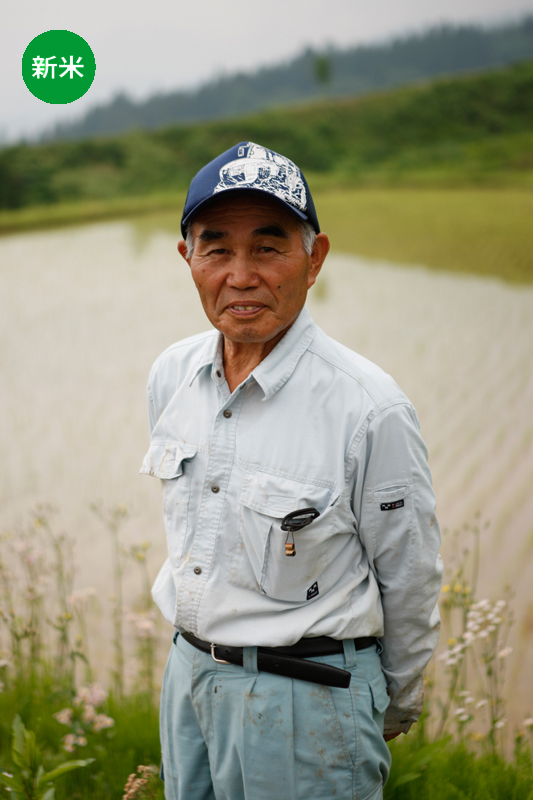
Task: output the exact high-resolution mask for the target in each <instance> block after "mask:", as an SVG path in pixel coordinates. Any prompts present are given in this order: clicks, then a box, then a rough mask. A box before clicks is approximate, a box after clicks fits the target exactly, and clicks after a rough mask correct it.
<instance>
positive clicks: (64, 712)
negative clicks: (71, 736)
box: [54, 708, 72, 725]
mask: <svg viewBox="0 0 533 800" xmlns="http://www.w3.org/2000/svg"><path fill="white" fill-rule="evenodd" d="M54 717H55V719H57V721H58V722H59V723H60V724H61V725H70V724H71V722H72V709H71V708H62V709H61V711H58V712H57V714H54Z"/></svg>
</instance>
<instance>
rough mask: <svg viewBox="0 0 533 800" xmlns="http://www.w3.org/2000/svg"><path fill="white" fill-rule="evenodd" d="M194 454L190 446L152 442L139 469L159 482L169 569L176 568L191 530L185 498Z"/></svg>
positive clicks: (187, 498) (173, 442) (158, 441)
mask: <svg viewBox="0 0 533 800" xmlns="http://www.w3.org/2000/svg"><path fill="white" fill-rule="evenodd" d="M195 455H196V448H195V447H194V446H193V445H189V444H185V443H182V442H176V441H167V440H165V441H162V440H154V441H153V442H152V443H151V444H150V449H149V450H148V452H147V454H146V456H145V458H144V461H143V465H142V467H141V473H142V474H145V475H152V476H153V477H154V478H160V479H161V484H162V488H163V517H164V521H165V528H166V532H167V543H168V554H169V558H170V563H171V564H172V566H173V567H177V566H178V565H179V563H180V561H181V560H182V558H183V555H184V552H185V549H186V547H187V541H188V532H189V531H190V530H191V526H190V524H189V497H190V493H191V486H192V470H193V463H194V462H193V459H194V456H195Z"/></svg>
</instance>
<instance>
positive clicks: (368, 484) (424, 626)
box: [357, 403, 442, 733]
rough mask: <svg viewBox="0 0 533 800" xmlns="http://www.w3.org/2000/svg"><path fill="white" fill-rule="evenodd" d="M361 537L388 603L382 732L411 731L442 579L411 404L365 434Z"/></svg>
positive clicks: (433, 640) (379, 419)
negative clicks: (385, 704)
mask: <svg viewBox="0 0 533 800" xmlns="http://www.w3.org/2000/svg"><path fill="white" fill-rule="evenodd" d="M362 449H363V451H364V452H362V453H361V460H360V464H361V465H362V469H361V470H360V474H361V475H362V477H360V478H359V479H358V483H360V482H361V481H362V485H360V486H359V487H358V492H357V494H358V495H359V497H360V498H361V501H360V517H359V536H360V538H361V541H362V543H363V545H364V547H365V550H366V553H367V556H368V559H369V564H370V568H371V570H372V572H373V574H374V576H375V578H376V580H377V583H378V585H379V589H380V594H381V603H382V607H383V618H384V635H383V637H382V640H381V641H382V645H383V652H382V654H381V662H382V666H383V672H384V673H385V677H386V679H387V683H388V691H389V695H390V698H391V702H390V705H389V708H388V710H387V714H386V716H385V733H396V732H398V731H403V732H404V733H407V731H408V730H409V728H410V727H411V725H412V724H413V722H416V720H417V719H418V717H419V715H420V713H421V711H422V706H423V701H424V690H423V670H424V668H425V666H426V664H427V663H428V661H429V659H430V658H431V656H432V654H433V652H434V651H435V648H436V646H437V642H438V638H439V627H440V616H439V609H438V605H437V599H438V595H439V591H440V586H441V580H442V561H441V558H440V556H439V553H438V550H439V546H440V531H439V526H438V522H437V518H436V516H435V494H434V492H433V488H432V484H431V474H430V471H429V467H428V463H427V449H426V446H425V444H424V442H423V440H422V437H421V435H420V428H419V424H418V419H417V417H416V413H415V411H414V409H413V407H412V406H411V405H410V404H408V403H399V404H397V405H395V406H392V407H390V408H388V409H386V410H384V411H382V412H380V413H378V414H377V416H375V417H374V419H373V420H372V421H371V422H370V424H369V426H368V429H367V435H366V437H364V442H363V448H362Z"/></svg>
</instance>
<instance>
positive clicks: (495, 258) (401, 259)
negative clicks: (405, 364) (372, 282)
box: [0, 186, 533, 283]
mask: <svg viewBox="0 0 533 800" xmlns="http://www.w3.org/2000/svg"><path fill="white" fill-rule="evenodd" d="M314 197H315V203H316V206H317V210H318V215H319V219H320V223H321V226H322V229H323V230H324V231H326V232H327V233H328V234H329V236H330V239H331V242H332V247H333V249H334V250H335V251H337V252H344V253H353V254H354V255H360V256H366V257H368V258H378V259H385V260H388V261H392V262H396V263H404V264H424V265H425V266H426V267H431V268H434V269H445V270H450V271H454V272H466V273H471V274H477V275H493V276H498V277H501V278H504V279H505V280H507V281H511V282H517V283H530V282H532V281H533V225H532V224H531V220H532V219H533V192H526V191H524V190H522V189H516V188H515V189H512V188H507V189H492V188H490V189H489V188H473V187H470V188H465V189H457V188H450V189H432V188H425V189H416V188H410V187H401V186H399V187H395V188H374V189H372V188H364V189H361V188H347V187H344V188H338V189H325V188H323V189H319V190H318V191H317V192H315V193H314ZM184 200H185V192H184V191H181V192H180V191H176V192H158V193H155V194H152V195H147V196H144V197H143V196H137V197H116V198H112V199H110V200H83V201H79V202H75V203H74V202H72V203H65V202H63V203H57V204H50V205H45V206H29V207H28V208H24V209H20V210H17V211H11V210H9V211H0V232H3V233H15V232H22V231H25V230H31V229H35V228H48V227H56V226H59V225H76V224H80V223H82V222H94V221H96V220H104V219H113V218H118V217H132V216H138V215H142V214H146V215H150V214H153V213H156V212H161V211H168V212H169V214H168V218H169V221H170V219H172V225H173V230H174V231H175V234H176V236H178V235H179V233H178V220H179V216H180V214H181V209H182V206H183V202H184Z"/></svg>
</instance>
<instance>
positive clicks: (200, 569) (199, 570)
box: [194, 567, 202, 575]
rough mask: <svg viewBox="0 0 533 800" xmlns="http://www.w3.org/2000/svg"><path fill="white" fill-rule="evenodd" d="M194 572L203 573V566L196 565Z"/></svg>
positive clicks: (196, 573)
mask: <svg viewBox="0 0 533 800" xmlns="http://www.w3.org/2000/svg"><path fill="white" fill-rule="evenodd" d="M194 574H195V575H201V574H202V568H201V567H195V568H194Z"/></svg>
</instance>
